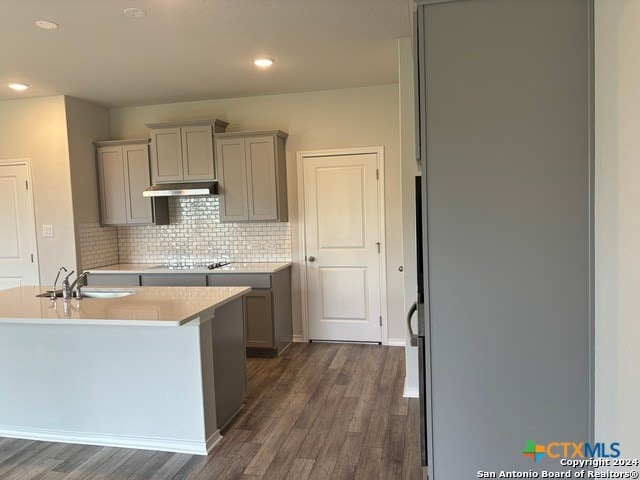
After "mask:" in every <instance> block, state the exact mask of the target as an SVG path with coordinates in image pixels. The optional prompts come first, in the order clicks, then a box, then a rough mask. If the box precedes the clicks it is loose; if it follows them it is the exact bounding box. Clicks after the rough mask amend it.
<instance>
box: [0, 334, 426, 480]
mask: <svg viewBox="0 0 640 480" xmlns="http://www.w3.org/2000/svg"><path fill="white" fill-rule="evenodd" d="M404 376H405V369H404V349H403V348H401V347H383V346H378V345H353V344H327V343H313V344H294V345H293V346H292V347H291V348H290V349H289V350H288V351H286V352H285V353H284V354H283V355H282V356H281V357H279V358H275V359H262V358H251V359H249V360H248V391H247V397H246V405H245V408H244V409H243V411H242V412H241V413H240V415H239V416H238V417H237V418H236V419H235V420H234V421H233V423H232V424H231V425H230V426H229V427H228V428H226V429H225V431H224V432H222V433H223V435H224V438H223V440H222V441H221V442H220V443H219V444H218V445H217V446H216V448H215V449H214V451H213V452H212V454H211V455H209V456H196V455H185V454H175V453H165V452H152V451H145V450H130V449H123V448H108V447H96V446H85V445H70V444H62V443H48V442H35V441H28V440H15V439H9V438H0V479H2V480H14V479H15V480H27V479H31V480H35V479H39V480H63V479H64V480H72V479H78V480H80V479H82V480H84V479H116V480H124V479H145V480H146V479H153V480H156V479H176V480H177V479H193V480H200V479H216V480H217V479H220V480H228V479H229V480H230V479H238V480H274V479H283V480H285V479H286V480H330V479H335V480H342V479H355V480H365V479H366V480H372V479H381V480H393V479H403V480H419V479H421V472H420V457H419V455H420V452H419V443H418V415H419V414H418V402H417V400H415V399H409V400H407V399H405V398H403V397H402V390H403V385H404Z"/></svg>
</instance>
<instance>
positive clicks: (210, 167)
mask: <svg viewBox="0 0 640 480" xmlns="http://www.w3.org/2000/svg"><path fill="white" fill-rule="evenodd" d="M227 125H228V123H227V122H224V121H222V120H198V121H193V122H181V123H154V124H148V125H147V127H149V133H150V136H151V180H152V181H153V183H167V182H180V181H204V180H215V176H216V175H215V169H214V166H215V163H214V160H213V134H214V133H222V132H224V131H225V130H226V128H227Z"/></svg>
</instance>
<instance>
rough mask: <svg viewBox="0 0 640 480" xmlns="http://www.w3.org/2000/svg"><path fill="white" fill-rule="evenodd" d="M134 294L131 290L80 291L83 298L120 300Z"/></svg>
mask: <svg viewBox="0 0 640 480" xmlns="http://www.w3.org/2000/svg"><path fill="white" fill-rule="evenodd" d="M134 293H136V292H135V291H133V290H117V291H115V290H87V289H82V297H83V298H121V297H128V296H129V295H133V294H134Z"/></svg>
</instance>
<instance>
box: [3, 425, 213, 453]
mask: <svg viewBox="0 0 640 480" xmlns="http://www.w3.org/2000/svg"><path fill="white" fill-rule="evenodd" d="M0 437H8V438H20V439H23V440H38V441H43V442H59V443H77V444H81V445H98V446H101V447H118V448H135V449H138V450H155V451H159V452H175V453H188V454H190V455H208V454H209V453H210V452H211V450H213V448H214V447H215V446H216V445H217V444H218V442H220V440H222V435H220V431H219V430H217V431H216V432H215V433H213V434H212V435H211V436H210V437H209V438H208V439H207V440H206V441H204V442H190V441H185V440H172V439H167V438H149V437H130V436H125V435H104V434H90V433H80V432H67V431H58V430H43V429H38V428H11V427H6V426H1V425H0Z"/></svg>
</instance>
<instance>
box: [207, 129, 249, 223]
mask: <svg viewBox="0 0 640 480" xmlns="http://www.w3.org/2000/svg"><path fill="white" fill-rule="evenodd" d="M215 143H216V162H217V163H218V168H217V171H218V187H219V193H220V221H221V222H236V221H239V220H248V219H249V210H248V207H247V176H246V175H247V170H246V166H245V164H246V162H245V143H244V139H243V138H238V137H235V138H224V139H216V141H215Z"/></svg>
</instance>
